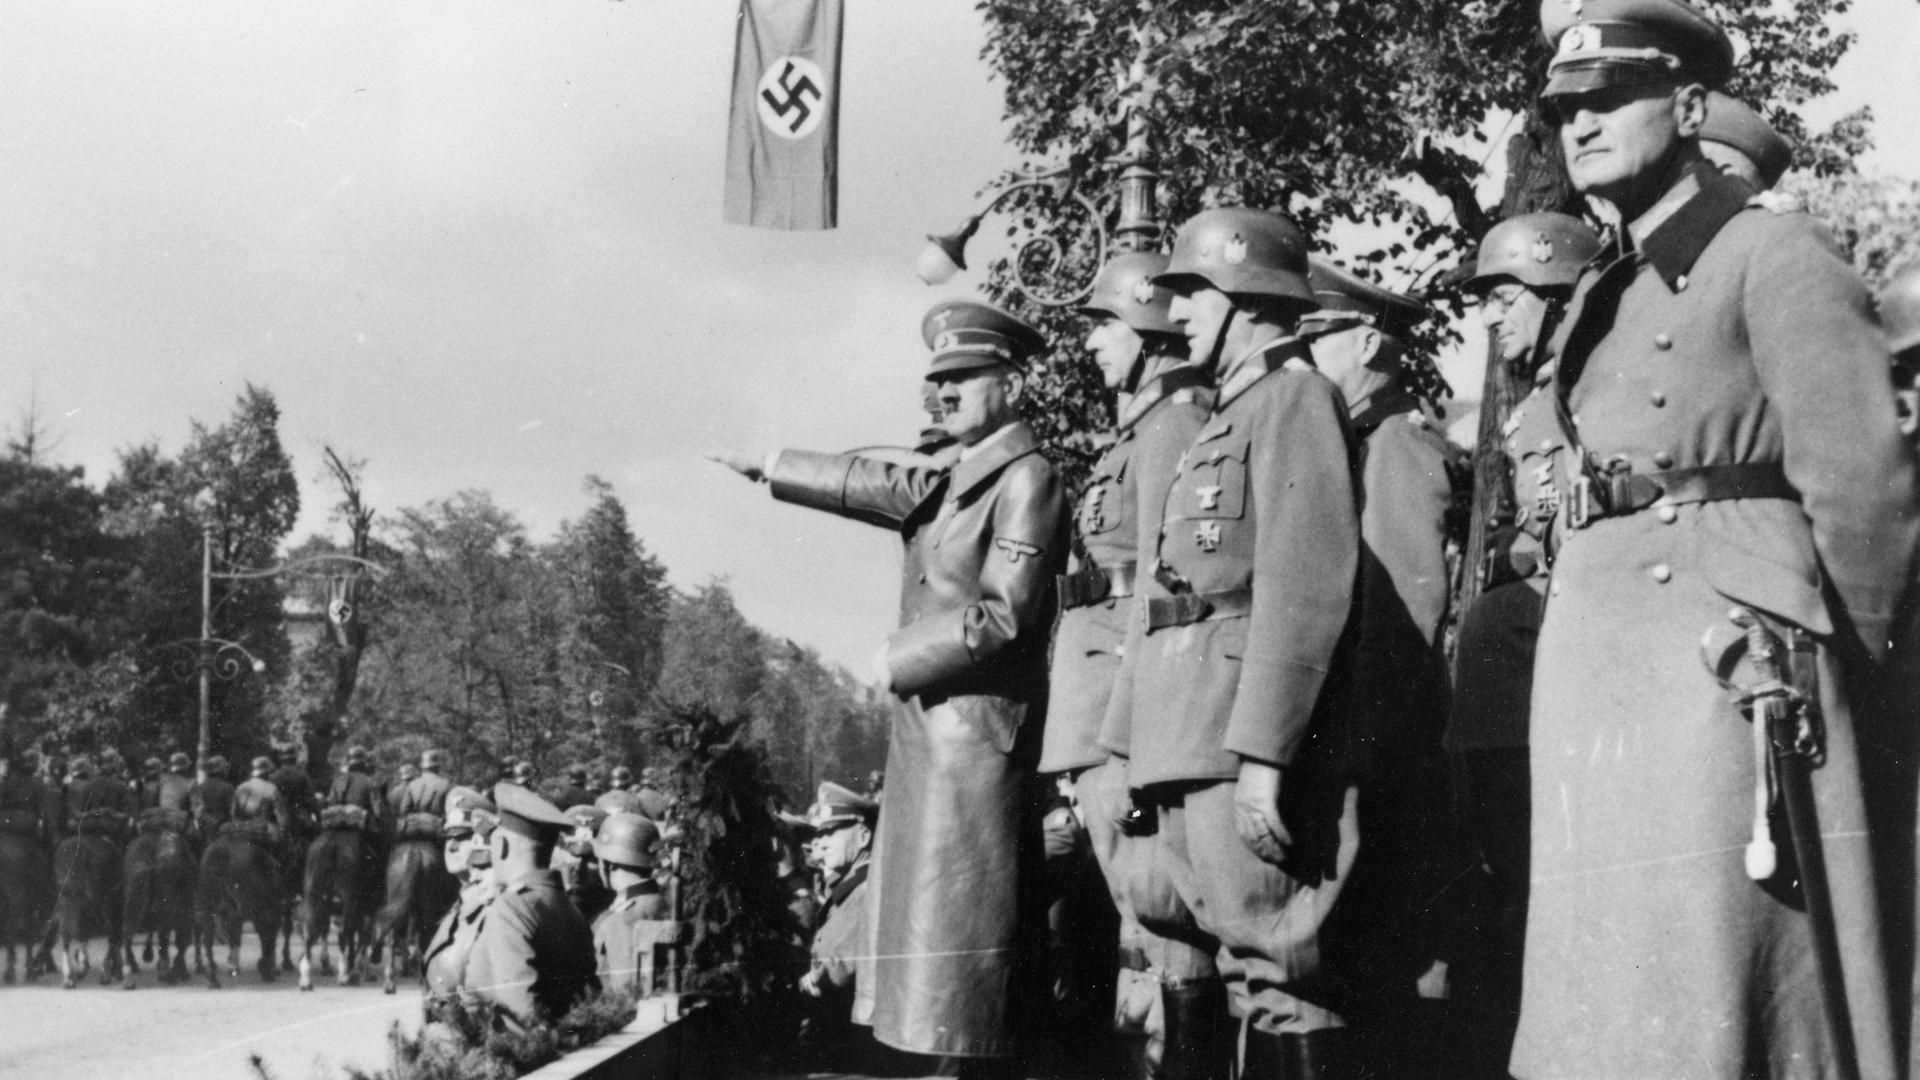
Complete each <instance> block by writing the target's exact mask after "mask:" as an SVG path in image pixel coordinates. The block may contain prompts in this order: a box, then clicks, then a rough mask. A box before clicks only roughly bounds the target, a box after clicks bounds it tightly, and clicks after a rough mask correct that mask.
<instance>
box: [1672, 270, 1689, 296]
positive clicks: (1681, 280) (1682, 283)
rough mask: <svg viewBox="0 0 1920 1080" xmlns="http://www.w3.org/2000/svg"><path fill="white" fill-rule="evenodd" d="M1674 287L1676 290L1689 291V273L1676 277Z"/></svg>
mask: <svg viewBox="0 0 1920 1080" xmlns="http://www.w3.org/2000/svg"><path fill="white" fill-rule="evenodd" d="M1673 288H1674V291H1676V292H1686V291H1687V275H1685V274H1681V275H1680V276H1679V277H1677V278H1674V279H1673Z"/></svg>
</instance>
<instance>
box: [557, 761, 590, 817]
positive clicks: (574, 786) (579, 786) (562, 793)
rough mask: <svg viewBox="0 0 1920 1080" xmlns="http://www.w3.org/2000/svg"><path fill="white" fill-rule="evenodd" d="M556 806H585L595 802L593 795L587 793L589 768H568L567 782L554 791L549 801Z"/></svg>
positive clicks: (579, 766) (581, 766) (578, 766)
mask: <svg viewBox="0 0 1920 1080" xmlns="http://www.w3.org/2000/svg"><path fill="white" fill-rule="evenodd" d="M549 801H551V802H552V803H553V805H555V806H563V807H575V806H585V805H589V804H591V803H592V802H593V795H592V794H591V793H590V792H588V791H587V767H586V766H585V765H569V766H567V773H566V782H565V783H563V784H561V785H560V786H559V787H557V788H555V789H554V792H553V798H552V799H551V800H549Z"/></svg>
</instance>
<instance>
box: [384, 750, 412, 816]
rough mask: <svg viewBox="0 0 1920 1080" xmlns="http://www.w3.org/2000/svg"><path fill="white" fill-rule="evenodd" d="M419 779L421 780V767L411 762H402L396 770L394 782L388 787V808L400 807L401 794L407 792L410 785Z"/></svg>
mask: <svg viewBox="0 0 1920 1080" xmlns="http://www.w3.org/2000/svg"><path fill="white" fill-rule="evenodd" d="M419 778H420V766H419V765H417V764H415V763H414V762H411V761H403V762H401V763H400V767H399V768H398V769H395V770H394V775H393V782H392V783H391V784H388V785H387V805H388V806H398V805H400V795H401V793H402V792H404V791H406V790H407V785H408V784H411V783H413V782H414V781H415V780H417V779H419Z"/></svg>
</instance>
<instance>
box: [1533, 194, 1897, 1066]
mask: <svg viewBox="0 0 1920 1080" xmlns="http://www.w3.org/2000/svg"><path fill="white" fill-rule="evenodd" d="M1692 175H1693V177H1695V178H1697V179H1698V180H1699V182H1700V185H1701V187H1700V190H1699V192H1698V194H1696V195H1694V196H1693V197H1692V199H1691V200H1690V201H1688V202H1686V203H1685V204H1684V205H1683V206H1681V207H1680V209H1679V210H1678V211H1677V212H1675V213H1674V214H1673V215H1672V216H1671V217H1670V218H1668V219H1667V220H1666V221H1665V222H1664V223H1662V224H1661V225H1659V226H1658V227H1657V228H1655V229H1654V230H1653V231H1652V232H1651V234H1650V235H1648V236H1647V237H1646V238H1645V239H1644V240H1642V241H1641V243H1640V245H1639V250H1638V251H1636V252H1630V253H1628V254H1625V255H1623V256H1619V257H1618V258H1616V259H1613V260H1612V261H1610V262H1609V261H1606V257H1605V256H1603V257H1602V259H1600V260H1596V262H1595V263H1594V264H1593V265H1592V266H1590V267H1589V268H1588V271H1587V273H1586V274H1585V275H1584V276H1583V278H1582V280H1581V282H1580V285H1579V286H1578V288H1577V290H1576V293H1575V297H1574V301H1573V307H1572V309H1571V311H1570V313H1569V316H1568V318H1567V321H1566V322H1565V323H1564V324H1563V325H1562V327H1561V329H1560V332H1559V334H1558V336H1557V339H1556V344H1557V346H1558V347H1557V348H1556V349H1555V352H1556V354H1557V355H1558V356H1559V358H1560V359H1559V363H1560V370H1559V373H1558V377H1557V378H1558V383H1559V387H1560V392H1561V393H1562V394H1564V395H1565V400H1566V404H1567V407H1568V409H1569V410H1570V412H1571V418H1572V422H1573V424H1574V428H1575V431H1576V433H1577V435H1578V437H1579V439H1580V440H1581V441H1582V442H1584V444H1585V446H1586V449H1587V450H1588V452H1589V453H1590V455H1591V456H1592V458H1593V459H1594V460H1596V461H1598V462H1603V463H1604V462H1608V461H1610V460H1614V459H1619V460H1621V461H1624V462H1625V463H1626V465H1628V466H1630V467H1631V468H1632V470H1633V471H1634V472H1636V473H1652V472H1659V471H1663V470H1669V469H1686V468H1690V467H1698V466H1707V465H1713V466H1721V465H1730V464H1751V463H1759V464H1761V465H1763V466H1764V465H1766V464H1769V463H1771V464H1775V465H1777V466H1778V467H1779V468H1780V469H1781V470H1783V471H1784V474H1785V477H1786V479H1787V480H1788V481H1790V482H1791V484H1792V487H1793V488H1794V489H1796V490H1797V491H1798V493H1799V495H1800V500H1799V501H1798V502H1795V501H1791V500H1789V499H1787V498H1777V497H1776V498H1743V499H1720V500H1718V501H1707V502H1689V503H1682V504H1679V505H1664V506H1659V507H1649V508H1647V509H1644V510H1641V511H1639V512H1635V513H1627V514H1624V515H1621V516H1614V517H1602V518H1599V519H1597V520H1592V521H1591V522H1590V523H1589V524H1588V525H1587V526H1586V527H1585V528H1578V527H1573V526H1575V525H1577V522H1569V521H1568V520H1567V519H1568V518H1569V517H1570V516H1571V515H1569V514H1563V515H1562V520H1561V523H1560V525H1559V528H1560V529H1561V536H1562V538H1561V541H1560V544H1559V548H1558V551H1557V554H1556V557H1555V562H1554V567H1553V582H1552V585H1551V587H1550V590H1549V599H1548V603H1547V612H1546V618H1545V621H1544V623H1543V624H1542V626H1541V630H1540V642H1539V651H1538V658H1537V661H1536V668H1535V678H1534V686H1533V714H1532V723H1533V731H1532V770H1533V805H1534V819H1533V891H1532V898H1531V908H1530V912H1529V919H1528V927H1527V935H1526V974H1525V988H1524V992H1523V997H1522V1004H1521V1018H1520V1030H1519V1035H1518V1039H1517V1042H1516V1045H1515V1048H1514V1057H1513V1071H1514V1073H1515V1075H1517V1076H1519V1077H1522V1078H1523V1080H1524V1078H1538V1077H1577V1076H1596V1077H1597V1076H1608V1077H1629V1076H1630V1077H1635V1078H1647V1080H1653V1078H1659V1077H1679V1076H1686V1077H1690V1078H1715V1077H1719V1078H1726V1080H1733V1078H1741V1077H1748V1076H1753V1075H1770V1076H1825V1075H1830V1073H1829V1071H1828V1070H1829V1069H1830V1067H1831V1065H1830V1063H1831V1060H1832V1057H1833V1053H1832V1050H1833V1036H1832V1033H1831V1032H1830V1031H1829V1030H1827V1028H1826V1025H1825V1022H1824V1020H1823V1018H1822V1016H1823V1014H1822V1009H1821V1006H1820V999H1819V989H1818V981H1817V978H1816V975H1815V965H1814V956H1813V950H1812V943H1811V937H1810V932H1809V925H1808V920H1807V917H1806V915H1805V914H1804V912H1803V911H1802V910H1799V909H1798V902H1797V900H1794V899H1793V890H1792V887H1791V885H1790V884H1789V883H1788V882H1786V881H1784V880H1776V881H1774V882H1772V883H1770V884H1767V885H1765V886H1762V885H1759V884H1756V883H1754V882H1753V881H1751V880H1749V879H1748V878H1747V875H1746V873H1745V872H1744V866H1743V858H1742V852H1743V849H1744V848H1745V846H1746V844H1747V841H1748V838H1749V832H1750V825H1749V822H1750V818H1751V816H1752V806H1753V800H1754V785H1755V780H1756V777H1755V762H1754V756H1755V755H1754V747H1753V739H1752V736H1751V733H1750V729H1749V727H1748V723H1747V721H1746V720H1745V719H1744V718H1743V717H1742V716H1741V715H1740V713H1739V712H1738V711H1736V710H1735V709H1734V708H1733V707H1732V706H1731V705H1730V703H1729V701H1728V695H1727V693H1726V691H1725V690H1723V689H1722V688H1721V687H1720V686H1719V685H1718V684H1717V683H1716V682H1715V680H1714V679H1713V678H1712V677H1710V676H1709V675H1708V673H1707V672H1706V670H1705V669H1704V667H1703V665H1702V663H1701V656H1700V643H1701V639H1702V635H1703V634H1704V633H1705V632H1706V631H1707V630H1708V629H1709V628H1712V627H1716V626H1718V627H1721V628H1726V627H1727V625H1728V624H1727V612H1728V609H1729V608H1730V607H1731V606H1732V605H1734V604H1744V605H1748V606H1751V607H1753V608H1755V609H1757V610H1759V611H1761V612H1763V613H1764V614H1766V615H1767V616H1769V617H1771V618H1772V619H1775V620H1778V621H1779V622H1781V623H1788V624H1793V625H1797V626H1800V627H1804V628H1806V629H1807V630H1809V631H1810V632H1811V633H1812V634H1813V635H1815V637H1816V638H1817V639H1818V641H1819V643H1820V646H1821V650H1820V654H1821V655H1820V667H1821V679H1822V686H1821V696H1822V699H1823V705H1824V710H1825V729H1826V759H1825V762H1824V764H1822V765H1821V766H1820V767H1818V768H1816V769H1814V770H1813V783H1814V787H1815V790H1816V798H1817V801H1818V804H1819V814H1820V824H1821V830H1822V832H1823V833H1824V835H1825V854H1826V862H1827V864H1828V875H1829V877H1830V879H1831V882H1832V893H1833V902H1834V907H1835V914H1836V919H1837V922H1838V928H1839V937H1840V948H1841V952H1842V958H1843V963H1844V966H1845V969H1846V974H1847V990H1848V995H1849V1004H1850V1007H1851V1009H1852V1012H1853V1019H1854V1028H1855V1039H1856V1043H1857V1045H1858V1048H1859V1057H1860V1063H1861V1072H1862V1074H1863V1075H1864V1076H1868V1077H1888V1076H1893V1075H1895V1074H1896V1069H1895V1062H1894V1061H1893V1060H1892V1056H1893V1052H1894V1051H1893V1046H1892V1042H1893V1038H1892V1034H1891V1032H1892V1031H1893V1026H1892V1020H1891V1018H1890V1017H1889V1015H1888V1009H1887V1002H1888V987H1887V985H1886V976H1885V971H1884V967H1883V960H1884V956H1883V952H1882V949H1881V945H1880V941H1879V936H1880V925H1879V920H1878V918H1877V917H1876V914H1875V911H1874V904H1873V901H1872V897H1873V888H1872V886H1871V881H1872V878H1873V874H1874V867H1873V866H1872V859H1871V856H1870V851H1869V847H1868V842H1867V836H1868V835H1869V828H1870V827H1871V823H1870V822H1869V821H1868V820H1867V819H1866V815H1865V812H1864V808H1863V801H1862V796H1861V786H1860V775H1861V766H1860V761H1859V755H1860V753H1861V750H1860V746H1861V744H1862V743H1863V742H1867V741H1870V739H1871V736H1872V733H1871V732H1870V731H1865V730H1861V729H1859V727H1858V722H1859V721H1860V720H1861V719H1862V717H1861V715H1860V714H1859V713H1857V712H1853V711H1850V710H1849V707H1848V703H1847V701H1846V697H1845V693H1844V689H1843V686H1842V680H1841V670H1840V666H1839V663H1838V662H1837V661H1836V657H1835V654H1836V653H1838V655H1839V656H1840V657H1843V658H1845V659H1846V660H1847V661H1848V662H1849V663H1852V662H1853V661H1855V660H1856V659H1857V660H1858V661H1859V663H1861V664H1865V663H1867V660H1866V658H1867V657H1868V655H1869V654H1872V655H1879V654H1882V653H1884V650H1885V646H1886V641H1887V638H1888V624H1889V620H1890V617H1891V615H1892V613H1893V611H1894V608H1895V605H1896V603H1897V602H1898V600H1899V598H1900V595H1901V593H1902V591H1903V590H1904V588H1905V586H1906V584H1907V582H1908V580H1909V575H1910V573H1911V568H1912V565H1913V556H1914V550H1915V542H1916V519H1915V515H1914V468H1913V463H1912V457H1911V454H1910V452H1909V450H1908V448H1907V447H1906V446H1905V445H1904V444H1903V443H1902V441H1901V439H1900V436H1899V433H1898V431H1897V429H1896V427H1895V420H1894V410H1893V405H1892V402H1891V401H1890V400H1889V393H1888V390H1887V372H1886V363H1887V354H1886V346H1885V344H1884V343H1883V342H1882V340H1881V339H1880V337H1879V334H1878V332H1877V330H1876V328H1875V326H1874V323H1873V321H1872V317H1871V315H1870V313H1869V308H1868V300H1867V294H1866V290H1865V289H1864V287H1863V286H1862V285H1861V283H1860V281H1859V280H1858V278H1857V277H1856V276H1855V275H1854V274H1853V272H1852V270H1851V269H1850V268H1849V267H1848V266H1847V265H1846V263H1845V262H1844V261H1843V260H1842V259H1841V258H1840V256H1839V255H1838V253H1837V251H1836V249H1835V247H1834V245H1833V243H1832V242H1831V240H1830V239H1829V238H1828V237H1827V236H1826V235H1825V234H1824V233H1823V232H1822V231H1821V230H1820V229H1819V228H1818V227H1817V226H1816V225H1815V224H1814V223H1813V222H1812V221H1811V220H1810V219H1808V218H1807V217H1805V216H1803V215H1800V214H1797V213H1785V214H1783V213H1776V212H1773V211H1772V210H1769V209H1767V208H1765V207H1763V206H1759V205H1751V204H1750V197H1751V196H1752V190H1751V189H1750V188H1748V187H1747V186H1746V185H1745V184H1744V183H1742V182H1740V181H1738V180H1734V179H1731V178H1723V177H1720V176H1718V175H1717V174H1713V173H1712V172H1711V170H1710V169H1707V168H1701V169H1698V170H1697V171H1696V172H1694V173H1693V174H1692ZM1754 201H1755V202H1757V201H1758V200H1754ZM1616 298H1617V299H1616ZM1776 839H1777V842H1778V843H1779V844H1780V846H1781V849H1782V861H1783V862H1790V861H1791V858H1790V855H1789V854H1788V852H1789V851H1790V848H1789V846H1788V844H1787V838H1786V836H1785V833H1784V831H1783V830H1781V829H1779V828H1778V827H1776Z"/></svg>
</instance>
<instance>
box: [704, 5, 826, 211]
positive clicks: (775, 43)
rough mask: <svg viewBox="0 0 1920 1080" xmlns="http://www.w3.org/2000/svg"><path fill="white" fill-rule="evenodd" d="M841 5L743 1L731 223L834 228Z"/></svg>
mask: <svg viewBox="0 0 1920 1080" xmlns="http://www.w3.org/2000/svg"><path fill="white" fill-rule="evenodd" d="M841 5H842V0H740V17H739V23H740V28H739V36H738V39H737V40H736V42H735V45H734V52H733V105H732V108H731V109H730V110H729V116H728V131H727V192H726V214H725V220H726V222H727V223H728V224H730V225H756V226H759V227H761V228H767V229H831V228H833V227H834V225H835V223H836V221H837V220H838V218H839V198H840V175H839V174H840V164H839V154H840V27H841V21H842V14H843V12H842V6H841Z"/></svg>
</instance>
